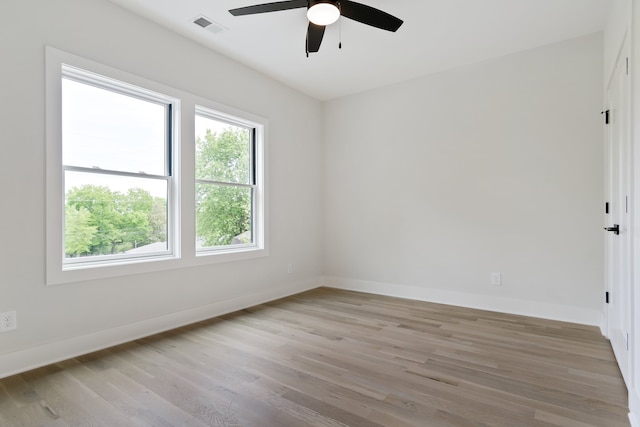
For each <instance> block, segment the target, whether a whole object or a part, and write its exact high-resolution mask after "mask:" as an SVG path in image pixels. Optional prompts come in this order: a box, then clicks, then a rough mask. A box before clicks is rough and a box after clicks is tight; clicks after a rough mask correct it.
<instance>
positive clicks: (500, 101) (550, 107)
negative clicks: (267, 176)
mask: <svg viewBox="0 0 640 427" xmlns="http://www.w3.org/2000/svg"><path fill="white" fill-rule="evenodd" d="M602 49H603V41H602V35H601V34H595V35H590V36H586V37H582V38H578V39H574V40H570V41H566V42H563V43H558V44H554V45H551V46H546V47H542V48H538V49H534V50H530V51H526V52H522V53H518V54H514V55H510V56H506V57H503V58H499V59H495V60H491V61H487V62H483V63H480V64H476V65H472V66H467V67H463V68H459V69H455V70H452V71H448V72H444V73H441V74H437V75H431V76H426V77H423V78H419V79H416V80H413V81H409V82H406V83H402V84H397V85H393V86H389V87H385V88H381V89H378V90H373V91H370V92H366V93H363V94H358V95H354V96H350V97H346V98H342V99H338V100H335V101H331V102H328V103H326V104H325V105H324V117H325V123H324V131H325V151H324V155H325V174H326V177H325V179H326V185H325V193H324V197H325V239H326V242H325V272H326V274H327V276H328V277H327V278H326V283H327V284H328V285H331V286H336V287H341V288H350V289H359V290H365V291H372V292H379V293H386V294H391V295H397V296H405V297H413V298H418V299H425V300H432V301H439V302H445V303H453V304H459V305H466V306H474V307H481V308H487V309H494V310H500V311H506V312H515V313H522V314H530V315H535V316H541V317H548V318H555V319H563V320H570V321H577V322H582V323H587V324H594V325H597V324H600V322H601V313H602V299H603V291H604V287H603V230H602V210H603V164H602V163H603V145H602V144H603V140H602V122H601V117H600V110H601V109H602V93H601V87H602V80H603V76H602V61H603V55H602ZM492 272H501V273H502V277H503V285H502V286H500V287H494V286H492V285H491V281H490V275H491V273H492Z"/></svg>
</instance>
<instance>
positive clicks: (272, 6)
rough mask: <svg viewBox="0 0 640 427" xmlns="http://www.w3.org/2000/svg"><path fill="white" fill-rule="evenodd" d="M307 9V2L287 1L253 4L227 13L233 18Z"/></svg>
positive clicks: (298, 0) (304, 0) (300, 0)
mask: <svg viewBox="0 0 640 427" xmlns="http://www.w3.org/2000/svg"><path fill="white" fill-rule="evenodd" d="M299 7H307V0H287V1H278V2H275V3H264V4H255V5H253V6H246V7H239V8H237V9H231V10H230V11H229V13H230V14H232V15H233V16H241V15H253V14H255V13H265V12H277V11H279V10H288V9H297V8H299Z"/></svg>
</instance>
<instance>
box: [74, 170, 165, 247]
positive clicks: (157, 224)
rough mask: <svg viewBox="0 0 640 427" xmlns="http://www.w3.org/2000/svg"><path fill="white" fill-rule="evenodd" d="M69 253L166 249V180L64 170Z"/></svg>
mask: <svg viewBox="0 0 640 427" xmlns="http://www.w3.org/2000/svg"><path fill="white" fill-rule="evenodd" d="M64 226H65V230H64V236H65V238H64V246H65V258H74V257H91V256H100V255H112V254H123V253H124V254H145V253H149V254H150V253H157V252H163V251H167V250H168V247H167V181H166V180H158V179H148V178H131V177H122V176H114V175H105V174H99V173H95V174H94V173H86V172H72V171H66V172H65V212H64Z"/></svg>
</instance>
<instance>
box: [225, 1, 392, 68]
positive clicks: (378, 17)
mask: <svg viewBox="0 0 640 427" xmlns="http://www.w3.org/2000/svg"><path fill="white" fill-rule="evenodd" d="M302 7H306V8H307V18H308V19H309V26H308V28H307V39H306V42H305V51H306V53H307V56H309V53H310V52H317V51H318V50H320V44H321V43H322V37H323V36H324V30H325V27H326V26H327V25H331V24H333V23H334V22H336V21H337V20H338V18H340V16H344V17H345V18H349V19H353V20H354V21H358V22H361V23H363V24H366V25H370V26H372V27H376V28H380V29H383V30H387V31H392V32H395V31H396V30H397V29H398V28H400V26H401V25H402V23H403V21H402V20H401V19H398V18H396V17H395V16H393V15H389V14H388V13H386V12H383V11H381V10H379V9H376V8H374V7H371V6H367V5H365V4H361V3H357V2H355V1H350V0H286V1H278V2H275V3H264V4H256V5H253V6H246V7H240V8H237V9H231V10H230V11H229V13H231V14H232V15H233V16H242V15H253V14H256V13H265V12H278V11H281V10H289V9H298V8H302Z"/></svg>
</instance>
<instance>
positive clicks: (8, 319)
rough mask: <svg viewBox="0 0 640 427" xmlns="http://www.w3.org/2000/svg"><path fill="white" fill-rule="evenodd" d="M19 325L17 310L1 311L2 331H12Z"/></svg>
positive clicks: (0, 326)
mask: <svg viewBox="0 0 640 427" xmlns="http://www.w3.org/2000/svg"><path fill="white" fill-rule="evenodd" d="M17 327H18V316H17V314H16V312H15V311H7V312H6V313H0V332H7V331H12V330H14V329H16V328H17Z"/></svg>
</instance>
